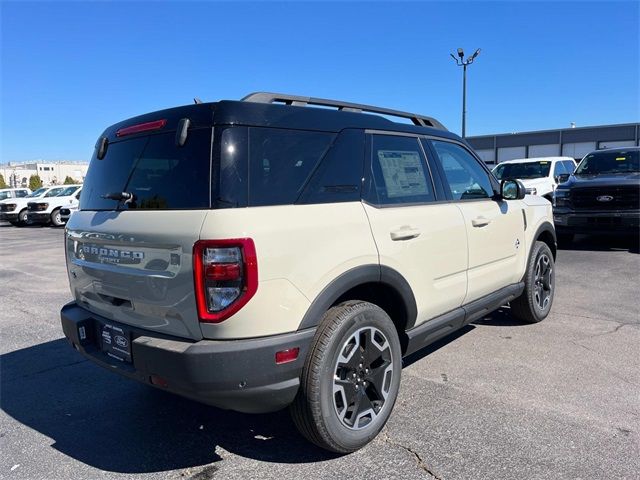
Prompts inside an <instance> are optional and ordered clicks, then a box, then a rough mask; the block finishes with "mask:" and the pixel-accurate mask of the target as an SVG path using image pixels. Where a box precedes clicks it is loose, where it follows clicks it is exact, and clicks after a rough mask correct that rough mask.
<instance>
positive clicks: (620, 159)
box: [616, 157, 627, 162]
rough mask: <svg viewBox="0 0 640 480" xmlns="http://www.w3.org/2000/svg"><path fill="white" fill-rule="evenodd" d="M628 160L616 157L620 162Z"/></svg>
mask: <svg viewBox="0 0 640 480" xmlns="http://www.w3.org/2000/svg"><path fill="white" fill-rule="evenodd" d="M626 159H627V157H616V160H617V161H618V162H623V161H625V160H626Z"/></svg>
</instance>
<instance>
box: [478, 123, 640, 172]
mask: <svg viewBox="0 0 640 480" xmlns="http://www.w3.org/2000/svg"><path fill="white" fill-rule="evenodd" d="M639 134H640V124H638V123H625V124H620V125H601V126H596V127H579V128H576V127H573V128H564V129H560V130H540V131H537V132H522V133H504V134H498V135H481V136H477V137H467V141H468V142H469V143H470V144H471V146H472V147H473V148H474V149H475V151H476V152H477V153H478V155H480V158H482V159H483V160H484V161H485V162H486V163H488V164H495V163H500V162H504V161H506V160H513V159H515V158H535V157H552V156H565V157H573V158H575V159H576V160H577V161H579V160H581V159H582V157H584V156H585V155H586V154H587V153H589V152H591V151H593V150H598V149H602V148H616V147H633V146H637V145H639Z"/></svg>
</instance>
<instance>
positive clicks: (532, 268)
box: [527, 242, 556, 322]
mask: <svg viewBox="0 0 640 480" xmlns="http://www.w3.org/2000/svg"><path fill="white" fill-rule="evenodd" d="M542 255H546V256H547V257H548V258H549V261H550V262H551V294H550V297H549V303H548V304H547V307H546V308H545V309H541V308H540V307H539V306H538V303H537V302H536V299H535V280H536V278H535V277H536V265H537V264H538V260H539V259H540V257H541V256H542ZM555 277H556V267H555V262H554V260H553V254H552V253H551V249H550V248H549V246H548V245H547V244H546V243H544V242H536V244H535V247H534V251H533V255H532V256H531V262H530V263H529V271H528V272H527V300H528V302H529V305H530V308H531V312H532V313H533V315H534V317H535V319H536V321H538V322H539V321H541V320H544V319H545V318H546V317H547V315H549V312H550V311H551V307H552V306H553V299H554V297H555V294H556V281H555Z"/></svg>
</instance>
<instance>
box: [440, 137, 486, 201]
mask: <svg viewBox="0 0 640 480" xmlns="http://www.w3.org/2000/svg"><path fill="white" fill-rule="evenodd" d="M432 143H433V147H434V149H435V151H436V153H437V154H438V158H439V160H440V163H441V165H442V168H443V170H444V173H445V177H446V180H447V184H448V185H449V189H450V190H451V196H452V197H453V199H454V200H476V199H482V198H491V197H493V186H492V185H491V180H490V179H489V174H488V173H487V171H486V170H485V169H484V168H482V166H481V165H480V163H479V162H478V160H476V159H475V157H474V156H473V155H471V154H470V153H469V152H468V151H467V150H466V149H464V148H463V147H461V146H460V145H457V144H455V143H450V142H442V141H437V140H434V141H433V142H432Z"/></svg>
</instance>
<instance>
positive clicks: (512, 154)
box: [498, 147, 527, 163]
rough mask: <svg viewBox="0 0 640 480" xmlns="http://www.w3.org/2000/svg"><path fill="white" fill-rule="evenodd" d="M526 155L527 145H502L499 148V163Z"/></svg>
mask: <svg viewBox="0 0 640 480" xmlns="http://www.w3.org/2000/svg"><path fill="white" fill-rule="evenodd" d="M526 155H527V148H526V147H501V148H498V163H500V162H506V161H507V160H515V159H516V158H525V157H526Z"/></svg>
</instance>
